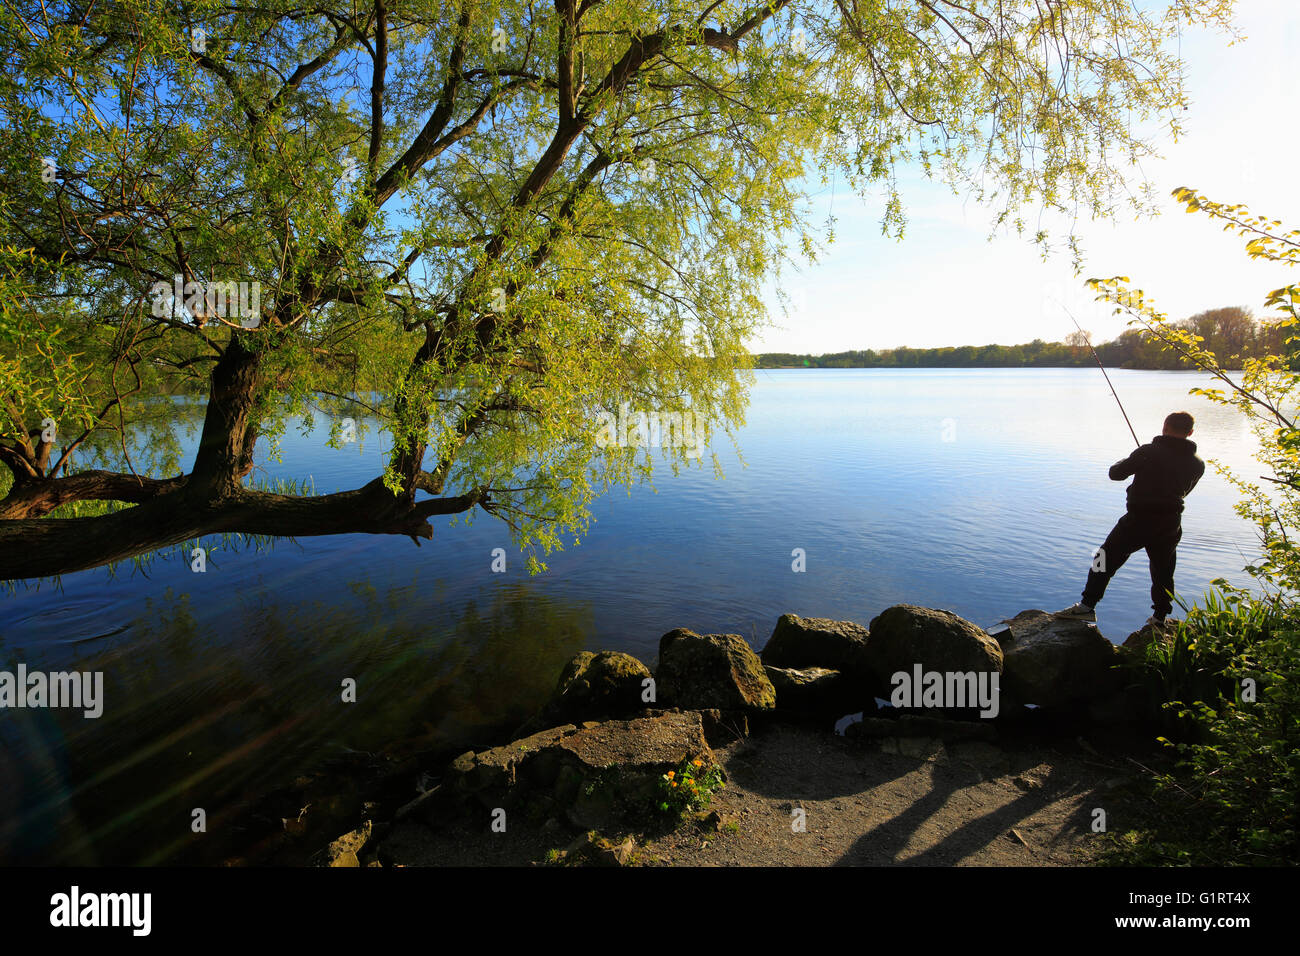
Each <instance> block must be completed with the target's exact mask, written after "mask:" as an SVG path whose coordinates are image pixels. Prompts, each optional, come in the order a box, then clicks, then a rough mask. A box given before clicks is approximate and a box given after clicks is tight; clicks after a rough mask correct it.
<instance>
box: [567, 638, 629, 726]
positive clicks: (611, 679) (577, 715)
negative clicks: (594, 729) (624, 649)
mask: <svg viewBox="0 0 1300 956" xmlns="http://www.w3.org/2000/svg"><path fill="white" fill-rule="evenodd" d="M649 678H650V669H649V668H648V667H646V666H645V665H644V664H642V663H641V662H640V661H639V660H637V659H636V658H635V657H633V656H632V655H631V654H623V653H621V652H619V651H601V652H600V653H598V654H593V653H592V652H591V651H583V652H582V653H581V654H579V655H577V656H576V657H574V658H573V659H572V660H571V661H569V663H568V664H566V665H565V667H564V670H563V671H562V672H561V673H560V680H559V684H558V685H557V686H556V689H555V694H554V696H552V698H551V700H550V702H549V704H548V705H547V711H546V712H547V714H548V716H549V717H551V718H552V719H553V721H554V722H555V723H573V722H578V721H586V720H592V719H596V718H599V719H607V718H611V717H632V716H635V715H636V714H637V713H639V712H640V711H642V710H644V708H645V703H644V702H643V701H642V699H641V695H642V692H643V691H644V688H645V685H644V684H643V683H642V682H643V681H646V680H648V679H649Z"/></svg>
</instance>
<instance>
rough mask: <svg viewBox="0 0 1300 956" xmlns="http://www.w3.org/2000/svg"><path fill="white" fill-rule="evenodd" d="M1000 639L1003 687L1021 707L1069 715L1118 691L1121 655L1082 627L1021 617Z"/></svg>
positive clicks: (1039, 616)
mask: <svg viewBox="0 0 1300 956" xmlns="http://www.w3.org/2000/svg"><path fill="white" fill-rule="evenodd" d="M1006 623H1007V630H1005V631H1002V632H1001V633H1000V634H998V641H999V642H1000V643H1001V645H1002V686H1003V690H1005V691H1006V692H1007V693H1008V694H1009V695H1011V696H1012V697H1013V698H1014V699H1015V700H1017V701H1019V702H1020V703H1023V704H1036V705H1038V706H1040V707H1049V708H1053V709H1068V708H1072V707H1074V706H1075V705H1079V704H1084V703H1086V702H1088V701H1092V700H1096V699H1098V698H1101V697H1106V696H1109V695H1111V694H1113V693H1115V692H1116V691H1117V690H1119V689H1120V686H1121V684H1122V678H1121V675H1120V674H1119V673H1118V672H1117V671H1115V670H1114V669H1113V668H1114V665H1116V664H1118V663H1119V650H1118V649H1117V648H1116V647H1115V645H1114V644H1112V643H1111V642H1110V641H1108V640H1106V638H1105V637H1104V636H1102V634H1101V632H1100V631H1098V630H1097V628H1096V626H1095V625H1093V624H1090V623H1088V622H1086V621H1072V620H1064V619H1061V618H1057V617H1055V616H1053V615H1051V614H1049V613H1048V612H1046V611H1039V610H1030V611H1021V612H1020V613H1019V614H1017V615H1016V616H1015V617H1013V618H1011V620H1009V621H1007V622H1006Z"/></svg>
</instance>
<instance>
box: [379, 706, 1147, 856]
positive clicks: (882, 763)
mask: <svg viewBox="0 0 1300 956" xmlns="http://www.w3.org/2000/svg"><path fill="white" fill-rule="evenodd" d="M892 749H898V748H896V747H894V746H893V745H891V744H890V743H886V744H885V746H884V748H883V749H882V747H881V745H880V742H879V741H870V742H868V741H862V740H857V739H852V738H845V737H839V736H831V735H827V734H825V733H822V732H817V731H813V730H807V729H802V728H799V727H794V726H778V727H774V728H771V729H769V730H766V731H764V732H762V733H761V734H758V735H756V736H753V737H750V738H747V739H744V740H740V741H737V742H736V743H733V744H731V745H729V746H727V747H725V748H718V749H716V750H715V753H716V755H717V757H718V759H719V762H720V763H721V765H722V767H723V769H724V770H725V772H726V774H727V777H728V782H727V786H726V788H725V789H724V790H722V791H720V792H719V793H718V794H717V795H716V796H715V797H714V799H713V802H712V805H711V809H713V810H716V811H718V814H719V817H720V820H718V821H716V823H715V825H714V826H713V827H707V826H700V825H696V824H688V825H686V826H684V827H683V828H682V829H680V830H678V831H676V832H673V833H669V834H666V835H658V836H654V835H646V834H640V835H638V836H639V839H638V841H637V844H638V845H637V850H636V853H635V857H634V860H635V862H636V863H638V864H641V865H647V866H888V865H905V866H1077V865H1086V864H1088V863H1090V862H1092V861H1093V860H1094V859H1095V858H1096V856H1097V854H1098V852H1099V851H1100V849H1101V846H1102V841H1103V840H1105V839H1106V837H1105V836H1103V835H1101V834H1098V833H1094V832H1093V830H1092V824H1093V820H1094V810H1095V809H1097V808H1100V809H1102V810H1104V811H1105V814H1106V824H1107V827H1108V828H1109V829H1110V830H1112V831H1114V830H1116V829H1126V828H1127V827H1125V821H1127V820H1131V819H1132V818H1133V815H1132V813H1131V812H1129V811H1130V808H1129V807H1128V806H1126V802H1125V798H1124V797H1123V796H1122V794H1123V790H1124V788H1123V785H1124V784H1125V783H1127V782H1128V781H1129V780H1131V779H1132V778H1133V776H1134V775H1135V771H1136V768H1135V767H1134V765H1133V764H1132V763H1127V765H1126V761H1124V760H1123V758H1121V757H1107V756H1099V755H1097V754H1095V753H1093V752H1091V750H1090V749H1087V748H1086V745H1085V746H1076V745H1074V744H1073V743H1061V744H1057V745H1055V746H1052V747H1048V746H1041V745H1040V746H1024V745H1020V746H1017V747H1016V748H1015V749H1009V748H1007V747H1004V746H999V745H995V744H989V743H983V742H963V743H951V744H947V745H940V744H937V743H935V744H932V745H929V746H926V745H925V744H924V742H920V741H909V740H907V739H904V740H903V741H902V748H901V749H903V750H904V751H905V752H904V753H897V752H889V751H890V750H892ZM908 752H910V753H912V754H913V755H911V756H909V755H907V754H908ZM800 810H801V811H802V814H799V813H797V812H796V811H800ZM800 819H802V821H803V829H802V830H801V831H800V830H797V829H796V827H795V824H797V823H798V821H799V820H800ZM573 836H574V834H573V832H572V831H570V830H568V829H564V828H560V827H558V826H556V825H555V824H554V822H552V823H551V825H550V827H549V828H541V829H533V828H528V827H524V826H522V825H520V824H512V825H511V826H510V828H509V832H507V833H492V832H490V830H488V829H486V828H485V827H484V828H474V829H468V828H465V827H453V828H446V829H442V828H440V829H438V830H434V829H431V828H429V827H427V826H423V825H420V824H413V823H407V824H399V825H398V826H397V827H396V828H394V830H393V831H392V832H391V833H389V834H387V835H386V836H385V838H383V839H382V840H377V841H376V844H377V846H379V847H382V849H381V850H380V851H379V854H378V858H379V860H380V861H381V863H383V864H384V865H393V864H398V865H406V866H420V865H459V866H464V865H529V864H537V863H540V862H542V861H543V860H544V859H545V857H546V853H547V850H550V849H553V848H554V849H562V848H564V847H565V846H567V845H568V844H569V843H570V842H571V841H572V839H573ZM607 836H611V837H614V838H615V839H616V840H617V839H618V838H619V837H621V836H622V835H621V834H620V835H615V834H607ZM373 853H374V850H373V849H371V851H370V854H366V855H373ZM366 855H363V859H365V858H366Z"/></svg>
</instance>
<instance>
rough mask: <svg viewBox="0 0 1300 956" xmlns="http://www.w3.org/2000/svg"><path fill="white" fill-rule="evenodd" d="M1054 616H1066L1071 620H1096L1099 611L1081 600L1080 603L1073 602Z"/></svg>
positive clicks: (1065, 617)
mask: <svg viewBox="0 0 1300 956" xmlns="http://www.w3.org/2000/svg"><path fill="white" fill-rule="evenodd" d="M1052 616H1053V617H1059V618H1064V619H1066V620H1069V621H1094V622H1095V621H1096V620H1097V612H1096V611H1095V610H1094V609H1093V608H1090V607H1088V605H1086V604H1084V603H1083V602H1082V601H1080V602H1079V603H1078V604H1071V605H1070V606H1069V607H1067V608H1066V609H1065V610H1064V611H1057V612H1056V613H1055V614H1054V615H1052Z"/></svg>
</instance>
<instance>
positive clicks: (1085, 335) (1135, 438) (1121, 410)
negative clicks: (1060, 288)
mask: <svg viewBox="0 0 1300 956" xmlns="http://www.w3.org/2000/svg"><path fill="white" fill-rule="evenodd" d="M1056 304H1057V305H1059V306H1060V307H1061V308H1062V309H1065V314H1066V315H1068V316H1069V317H1070V321H1071V322H1073V323H1074V327H1075V328H1076V329H1078V330H1079V334H1080V335H1082V336H1083V341H1084V342H1085V343H1086V344H1087V346H1088V351H1090V352H1091V353H1092V357H1093V358H1094V359H1096V361H1097V368H1099V369H1101V374H1102V375H1103V376H1105V379H1106V384H1107V385H1110V393H1111V394H1112V395H1114V396H1115V404H1116V405H1118V406H1119V413H1120V414H1121V415H1123V416H1124V424H1125V425H1127V426H1128V430H1129V432H1130V433H1131V434H1132V435H1133V441H1135V442H1137V446H1138V447H1139V448H1141V447H1142V442H1140V441H1138V433H1137V432H1135V431H1133V423H1132V422H1131V421H1129V420H1128V412H1126V411H1124V403H1123V402H1121V401H1120V400H1119V393H1117V392H1116V391H1115V386H1114V385H1113V384H1112V383H1111V380H1110V376H1109V375H1106V366H1104V365H1102V364H1101V356H1100V355H1098V354H1097V350H1096V349H1095V348H1093V347H1092V342H1091V341H1090V340H1089V338H1088V333H1087V332H1085V331H1083V326H1081V325H1080V324H1079V320H1078V319H1076V318H1075V317H1074V313H1073V312H1071V311H1070V310H1069V309H1066V308H1065V303H1064V302H1062V301H1061V300H1060V299H1057V300H1056Z"/></svg>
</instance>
